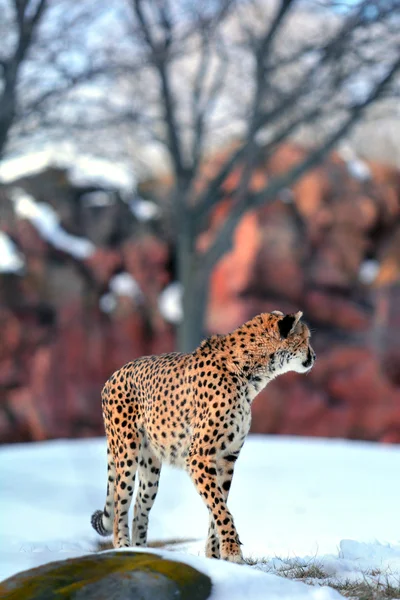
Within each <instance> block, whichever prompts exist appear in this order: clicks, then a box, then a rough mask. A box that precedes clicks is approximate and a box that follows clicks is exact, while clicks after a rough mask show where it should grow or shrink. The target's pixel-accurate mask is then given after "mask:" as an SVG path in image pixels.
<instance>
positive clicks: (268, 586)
mask: <svg viewBox="0 0 400 600" xmlns="http://www.w3.org/2000/svg"><path fill="white" fill-rule="evenodd" d="M135 550H137V551H139V552H151V553H155V554H159V555H161V556H162V557H163V558H166V559H169V560H177V561H180V562H183V563H185V564H187V565H190V566H191V567H193V568H194V569H197V570H198V571H201V572H202V573H204V574H205V575H208V577H209V578H210V579H211V581H212V592H211V596H210V600H244V598H246V599H247V598H248V599H249V600H265V599H266V598H268V600H303V599H304V600H306V599H307V600H336V599H339V598H342V596H341V595H340V594H339V593H338V592H336V591H335V590H333V589H329V588H327V587H315V588H313V587H311V586H308V585H306V584H304V583H302V582H298V581H291V580H289V579H284V578H282V577H278V576H277V575H273V574H270V573H264V572H262V571H260V570H257V569H253V568H252V567H249V566H247V565H236V564H234V563H229V562H225V561H221V560H214V559H207V558H203V557H200V556H190V555H187V554H181V553H177V552H170V551H165V550H159V549H157V550H152V549H149V548H138V549H136V548H135ZM125 551H129V548H126V549H125V548H124V549H121V550H119V552H125Z"/></svg>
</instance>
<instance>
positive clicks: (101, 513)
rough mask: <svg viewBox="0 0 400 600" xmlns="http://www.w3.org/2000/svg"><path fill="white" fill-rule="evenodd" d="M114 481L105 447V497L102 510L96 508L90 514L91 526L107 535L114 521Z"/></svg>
mask: <svg viewBox="0 0 400 600" xmlns="http://www.w3.org/2000/svg"><path fill="white" fill-rule="evenodd" d="M114 482H115V464H114V461H113V458H112V455H111V452H110V449H109V448H107V498H106V503H105V506H104V510H96V511H95V512H94V513H93V514H92V518H91V523H92V527H93V529H94V530H95V531H97V533H98V534H99V535H102V536H108V535H111V534H112V532H113V521H114Z"/></svg>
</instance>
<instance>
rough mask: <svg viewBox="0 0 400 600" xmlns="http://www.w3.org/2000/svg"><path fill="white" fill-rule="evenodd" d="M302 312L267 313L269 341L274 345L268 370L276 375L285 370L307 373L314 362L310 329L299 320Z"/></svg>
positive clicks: (276, 311)
mask: <svg viewBox="0 0 400 600" xmlns="http://www.w3.org/2000/svg"><path fill="white" fill-rule="evenodd" d="M302 316H303V313H302V312H301V311H298V312H297V313H294V314H290V315H284V314H283V313H282V312H280V311H278V310H275V311H273V312H272V313H270V315H269V317H270V318H269V327H270V336H269V337H270V338H272V339H270V343H272V344H273V345H274V347H275V351H274V353H272V355H270V361H269V370H270V371H271V372H274V371H276V375H280V374H282V373H286V372H287V371H296V373H307V372H308V371H309V370H310V369H311V368H312V366H313V365H314V362H315V352H314V350H313V349H312V348H311V345H310V336H311V334H310V330H309V328H308V326H307V325H306V323H304V322H303V321H302V320H301V317H302Z"/></svg>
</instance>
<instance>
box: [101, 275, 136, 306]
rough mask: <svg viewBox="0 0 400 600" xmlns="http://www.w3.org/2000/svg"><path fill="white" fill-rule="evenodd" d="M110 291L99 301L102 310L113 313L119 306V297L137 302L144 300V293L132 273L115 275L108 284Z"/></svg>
mask: <svg viewBox="0 0 400 600" xmlns="http://www.w3.org/2000/svg"><path fill="white" fill-rule="evenodd" d="M108 286H109V290H110V291H108V292H106V293H105V294H103V295H102V296H101V298H100V300H99V306H100V309H101V310H102V311H103V312H105V313H112V312H114V310H115V309H116V308H117V306H118V296H122V297H126V298H131V299H132V300H133V301H135V302H141V301H142V300H143V292H142V290H141V288H140V286H139V284H138V282H137V281H136V279H134V278H133V277H132V275H131V274H130V273H127V272H126V271H124V272H122V273H118V274H117V275H114V276H113V277H112V278H111V279H110V282H109V284H108Z"/></svg>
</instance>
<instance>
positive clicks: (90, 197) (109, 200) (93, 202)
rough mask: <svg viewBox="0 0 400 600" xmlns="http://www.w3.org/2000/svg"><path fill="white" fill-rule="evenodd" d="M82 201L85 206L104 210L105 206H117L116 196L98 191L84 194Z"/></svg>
mask: <svg viewBox="0 0 400 600" xmlns="http://www.w3.org/2000/svg"><path fill="white" fill-rule="evenodd" d="M80 200H81V202H82V204H83V205H84V206H90V207H96V208H102V207H103V206H112V205H113V204H115V194H113V193H110V192H105V191H103V190H98V191H96V192H87V193H86V194H82V195H81V197H80Z"/></svg>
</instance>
